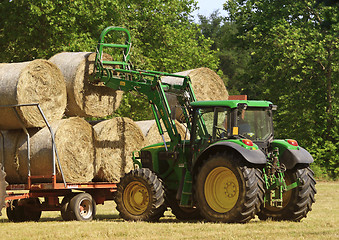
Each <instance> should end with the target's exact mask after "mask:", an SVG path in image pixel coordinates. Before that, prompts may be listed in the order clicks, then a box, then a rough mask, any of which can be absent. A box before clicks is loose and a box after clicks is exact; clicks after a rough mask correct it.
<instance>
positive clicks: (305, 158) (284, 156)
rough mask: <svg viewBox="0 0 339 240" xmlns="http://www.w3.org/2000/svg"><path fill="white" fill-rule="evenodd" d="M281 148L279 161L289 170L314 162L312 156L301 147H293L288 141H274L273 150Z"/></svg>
mask: <svg viewBox="0 0 339 240" xmlns="http://www.w3.org/2000/svg"><path fill="white" fill-rule="evenodd" d="M275 147H277V148H279V156H280V157H279V160H280V162H281V163H283V164H284V165H285V166H286V168H287V169H292V168H294V167H295V165H297V164H300V163H301V164H310V163H312V162H313V161H314V159H313V157H312V155H311V154H310V153H309V152H308V151H307V150H306V149H304V148H302V147H300V146H292V145H290V144H289V143H288V142H287V141H286V140H274V141H273V142H272V148H275Z"/></svg>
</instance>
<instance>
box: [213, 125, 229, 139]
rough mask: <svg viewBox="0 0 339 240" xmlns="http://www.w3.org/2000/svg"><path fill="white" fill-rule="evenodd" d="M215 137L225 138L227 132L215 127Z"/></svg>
mask: <svg viewBox="0 0 339 240" xmlns="http://www.w3.org/2000/svg"><path fill="white" fill-rule="evenodd" d="M215 130H216V137H217V138H225V137H226V136H227V131H226V130H225V129H223V128H221V127H215Z"/></svg>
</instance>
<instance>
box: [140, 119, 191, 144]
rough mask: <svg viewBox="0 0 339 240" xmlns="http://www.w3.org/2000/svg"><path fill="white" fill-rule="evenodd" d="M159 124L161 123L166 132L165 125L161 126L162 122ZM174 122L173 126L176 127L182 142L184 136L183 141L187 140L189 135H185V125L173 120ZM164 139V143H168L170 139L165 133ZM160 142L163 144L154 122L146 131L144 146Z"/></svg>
mask: <svg viewBox="0 0 339 240" xmlns="http://www.w3.org/2000/svg"><path fill="white" fill-rule="evenodd" d="M160 122H161V127H162V129H163V130H164V131H166V128H165V125H164V124H163V122H162V120H161V121H160ZM174 122H175V126H176V127H177V130H178V133H179V134H180V136H181V139H182V140H184V138H185V136H186V138H185V139H186V140H189V138H190V135H189V132H187V133H186V127H185V125H184V124H182V123H180V122H179V121H177V120H175V121H174ZM164 138H165V141H166V142H169V141H170V137H169V136H168V133H167V132H166V133H164ZM160 142H163V139H162V137H161V135H160V134H159V130H158V127H157V124H156V123H155V121H154V123H153V125H152V126H151V127H150V129H149V130H148V133H147V135H146V138H145V144H144V145H145V146H148V145H152V144H156V143H160Z"/></svg>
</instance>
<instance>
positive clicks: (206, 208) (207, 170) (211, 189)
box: [194, 153, 263, 223]
mask: <svg viewBox="0 0 339 240" xmlns="http://www.w3.org/2000/svg"><path fill="white" fill-rule="evenodd" d="M262 185H263V180H262V178H261V176H260V172H259V171H258V170H257V169H255V168H251V167H248V166H246V165H245V164H244V162H243V160H242V158H240V157H238V156H233V155H232V154H227V153H217V154H215V155H212V156H210V157H209V158H208V159H207V160H206V161H205V162H204V163H203V165H202V167H201V168H200V170H199V172H198V174H197V176H196V178H195V189H194V190H195V197H196V201H197V203H198V207H199V209H200V211H201V214H202V215H203V216H204V217H205V218H206V219H207V220H209V221H213V222H239V223H245V222H248V221H250V220H251V219H252V218H253V217H254V216H255V214H256V213H257V211H258V210H259V206H260V205H261V203H262V201H263V191H262Z"/></svg>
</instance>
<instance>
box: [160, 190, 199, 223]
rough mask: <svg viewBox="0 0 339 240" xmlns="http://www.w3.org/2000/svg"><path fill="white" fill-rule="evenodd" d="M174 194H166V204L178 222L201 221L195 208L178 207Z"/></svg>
mask: <svg viewBox="0 0 339 240" xmlns="http://www.w3.org/2000/svg"><path fill="white" fill-rule="evenodd" d="M175 195H176V193H175V192H169V193H167V194H166V203H167V204H168V206H169V207H170V208H171V210H172V213H173V214H174V216H175V217H176V218H177V219H178V220H184V221H185V220H199V219H202V216H201V214H200V211H199V209H198V208H197V207H192V208H187V207H180V206H179V201H178V200H177V199H176V198H175Z"/></svg>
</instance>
